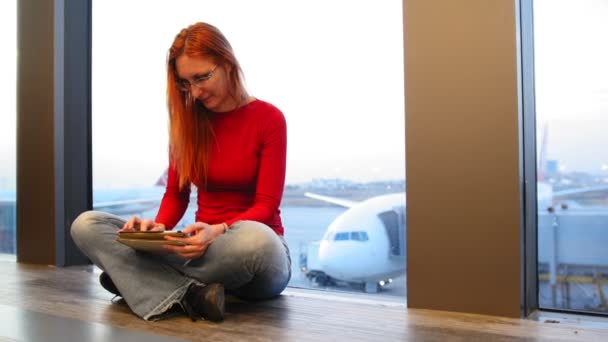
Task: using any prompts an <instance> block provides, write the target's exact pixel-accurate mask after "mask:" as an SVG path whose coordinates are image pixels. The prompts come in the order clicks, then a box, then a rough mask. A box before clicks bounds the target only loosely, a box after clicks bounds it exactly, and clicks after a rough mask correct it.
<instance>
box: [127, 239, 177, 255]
mask: <svg viewBox="0 0 608 342" xmlns="http://www.w3.org/2000/svg"><path fill="white" fill-rule="evenodd" d="M116 241H118V242H120V243H122V244H123V245H127V246H129V247H131V248H133V249H137V250H138V251H144V252H153V253H170V252H171V251H169V250H166V249H165V248H164V247H163V245H173V246H185V245H186V244H185V243H184V242H181V241H169V240H152V239H123V238H120V237H119V238H118V239H117V240H116Z"/></svg>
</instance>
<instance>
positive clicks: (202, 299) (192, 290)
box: [182, 283, 225, 322]
mask: <svg viewBox="0 0 608 342" xmlns="http://www.w3.org/2000/svg"><path fill="white" fill-rule="evenodd" d="M182 306H183V307H184V310H185V311H186V313H187V314H188V316H190V318H191V319H192V321H193V322H194V321H196V320H197V319H200V318H203V319H206V320H210V321H213V322H220V321H222V320H224V311H225V304H224V286H223V285H222V284H218V283H214V284H209V285H206V286H202V285H197V284H192V285H190V287H189V288H188V291H186V294H185V295H184V298H183V299H182Z"/></svg>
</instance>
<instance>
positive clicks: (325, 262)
mask: <svg viewBox="0 0 608 342" xmlns="http://www.w3.org/2000/svg"><path fill="white" fill-rule="evenodd" d="M359 247H360V246H356V245H355V244H353V243H350V242H348V241H339V242H334V241H323V242H322V243H321V246H320V248H319V263H320V264H321V266H322V268H323V270H324V271H325V273H327V274H328V275H329V276H331V277H334V278H337V279H342V280H349V279H352V278H355V277H356V276H357V274H358V273H360V272H361V271H362V270H361V267H362V266H363V267H365V264H367V262H366V259H367V258H366V254H367V253H366V252H365V251H364V250H362V249H361V248H359Z"/></svg>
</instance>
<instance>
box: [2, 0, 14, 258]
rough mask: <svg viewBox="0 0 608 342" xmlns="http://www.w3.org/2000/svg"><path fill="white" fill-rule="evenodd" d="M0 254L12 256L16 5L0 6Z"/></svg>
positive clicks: (9, 2) (6, 4)
mask: <svg viewBox="0 0 608 342" xmlns="http://www.w3.org/2000/svg"><path fill="white" fill-rule="evenodd" d="M0 46H2V54H0V75H2V77H0V94H1V96H2V97H1V100H0V254H13V255H14V254H15V227H16V212H15V188H16V179H15V173H16V172H15V170H16V165H17V162H16V154H15V153H16V141H17V140H16V132H17V125H16V115H15V113H16V93H15V91H16V89H17V82H16V77H17V2H16V1H15V0H7V1H1V2H0Z"/></svg>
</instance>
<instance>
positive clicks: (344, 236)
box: [335, 233, 349, 241]
mask: <svg viewBox="0 0 608 342" xmlns="http://www.w3.org/2000/svg"><path fill="white" fill-rule="evenodd" d="M348 235H349V234H348V233H337V234H336V239H335V240H336V241H346V240H348Z"/></svg>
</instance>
